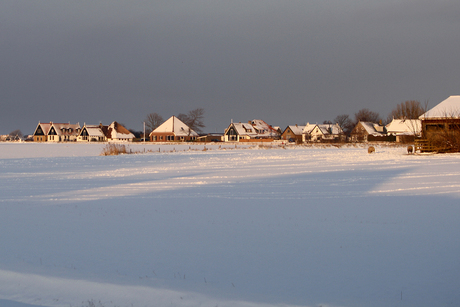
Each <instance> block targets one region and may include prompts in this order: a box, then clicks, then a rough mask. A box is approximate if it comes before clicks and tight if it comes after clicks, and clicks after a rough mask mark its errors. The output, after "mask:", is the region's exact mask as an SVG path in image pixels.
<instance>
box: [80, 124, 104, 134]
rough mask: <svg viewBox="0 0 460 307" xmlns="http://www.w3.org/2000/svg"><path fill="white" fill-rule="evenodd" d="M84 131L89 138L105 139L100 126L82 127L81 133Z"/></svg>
mask: <svg viewBox="0 0 460 307" xmlns="http://www.w3.org/2000/svg"><path fill="white" fill-rule="evenodd" d="M84 129H86V132H87V133H88V135H89V136H90V137H105V135H104V132H103V131H102V128H101V126H100V125H97V126H96V125H94V126H86V125H84V126H83V128H82V131H83V130H84Z"/></svg>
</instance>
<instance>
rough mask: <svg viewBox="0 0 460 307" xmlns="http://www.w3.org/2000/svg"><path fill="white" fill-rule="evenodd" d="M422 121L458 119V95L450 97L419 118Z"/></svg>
mask: <svg viewBox="0 0 460 307" xmlns="http://www.w3.org/2000/svg"><path fill="white" fill-rule="evenodd" d="M419 118H420V119H421V120H423V119H442V118H460V95H456V96H450V97H449V98H447V99H446V100H444V101H442V102H440V103H439V104H438V105H437V106H435V107H434V108H432V109H430V110H428V111H427V112H425V113H424V114H422V115H420V117H419Z"/></svg>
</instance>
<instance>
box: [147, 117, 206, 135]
mask: <svg viewBox="0 0 460 307" xmlns="http://www.w3.org/2000/svg"><path fill="white" fill-rule="evenodd" d="M165 132H172V133H174V135H175V136H198V133H196V132H195V131H193V130H191V129H190V128H189V127H188V126H187V125H186V124H184V122H182V121H181V120H180V119H178V118H177V117H175V116H171V117H170V118H169V119H168V120H167V121H165V122H164V123H162V124H161V125H160V126H158V128H156V129H155V130H153V131H152V132H151V133H150V134H153V133H165Z"/></svg>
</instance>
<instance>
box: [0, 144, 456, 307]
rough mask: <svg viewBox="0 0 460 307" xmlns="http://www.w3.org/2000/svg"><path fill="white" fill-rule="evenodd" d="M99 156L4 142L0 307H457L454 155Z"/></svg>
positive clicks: (179, 150)
mask: <svg viewBox="0 0 460 307" xmlns="http://www.w3.org/2000/svg"><path fill="white" fill-rule="evenodd" d="M102 147H103V145H94V144H8V143H0V195H1V196H0V210H1V214H0V230H1V232H0V246H1V253H0V306H2V307H5V306H8V307H16V306H18V307H23V306H30V305H29V304H31V305H34V306H35V305H40V306H49V307H55V306H56V307H57V306H62V307H64V306H65V307H69V306H72V307H77V306H78V307H80V306H91V305H92V304H93V303H94V305H95V306H96V307H99V306H105V307H114V306H118V307H124V306H130V307H131V306H132V307H142V306H209V307H214V306H220V307H221V306H248V307H270V306H458V305H459V304H460V291H459V288H460V278H459V276H460V223H459V217H460V205H459V203H460V189H459V188H460V155H458V154H446V155H407V154H406V152H405V149H404V148H402V147H399V148H397V147H396V148H395V147H377V150H376V153H375V154H371V155H369V154H368V153H367V148H365V147H361V148H354V147H346V148H334V147H329V148H314V147H312V148H305V147H292V148H286V149H281V148H279V149H263V148H259V149H248V148H246V149H243V146H241V147H239V148H235V147H234V145H230V146H227V147H226V146H224V145H222V147H221V148H220V149H219V148H218V145H212V146H208V148H207V149H209V150H207V151H203V150H202V149H203V146H202V145H201V147H199V146H195V147H190V148H189V146H188V145H187V146H185V145H182V146H174V145H170V146H166V145H160V146H158V145H145V148H146V150H145V151H146V153H142V154H136V155H122V156H107V157H103V156H99V154H100V153H101V151H102ZM246 147H247V146H246ZM132 148H133V150H136V151H141V152H144V145H142V144H138V145H132ZM150 151H151V152H150Z"/></svg>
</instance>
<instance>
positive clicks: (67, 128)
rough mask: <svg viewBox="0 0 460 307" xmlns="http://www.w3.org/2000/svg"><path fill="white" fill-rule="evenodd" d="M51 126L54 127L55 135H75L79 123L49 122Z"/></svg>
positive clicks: (77, 131)
mask: <svg viewBox="0 0 460 307" xmlns="http://www.w3.org/2000/svg"><path fill="white" fill-rule="evenodd" d="M51 127H54V130H55V131H56V134H57V135H77V134H78V133H79V132H80V130H79V129H80V124H78V123H77V124H70V123H51ZM51 127H50V129H51Z"/></svg>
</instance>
